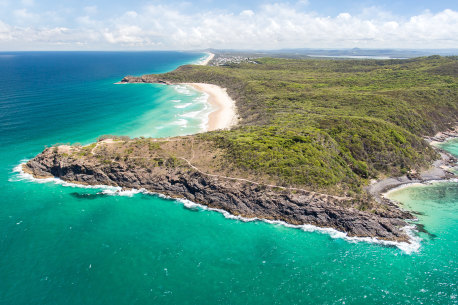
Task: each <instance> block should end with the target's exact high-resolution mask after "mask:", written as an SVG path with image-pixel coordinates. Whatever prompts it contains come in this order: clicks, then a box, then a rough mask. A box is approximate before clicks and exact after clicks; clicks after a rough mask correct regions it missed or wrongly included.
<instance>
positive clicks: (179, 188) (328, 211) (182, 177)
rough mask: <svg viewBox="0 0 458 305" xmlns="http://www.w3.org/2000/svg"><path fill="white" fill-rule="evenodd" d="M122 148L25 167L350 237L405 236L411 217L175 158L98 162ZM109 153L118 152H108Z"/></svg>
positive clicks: (65, 150)
mask: <svg viewBox="0 0 458 305" xmlns="http://www.w3.org/2000/svg"><path fill="white" fill-rule="evenodd" d="M124 146H126V147H127V146H129V142H122V141H118V142H114V143H110V142H108V143H99V144H98V146H97V147H94V148H92V150H93V152H94V154H92V153H89V154H87V153H85V152H87V149H86V148H85V147H69V146H60V147H52V148H47V149H46V150H44V151H43V152H42V153H41V154H39V155H37V156H36V157H35V158H33V159H32V160H30V161H29V162H27V164H25V165H24V166H23V169H24V171H25V172H27V173H30V174H32V175H34V176H35V177H38V178H44V177H50V176H51V177H58V178H60V179H62V180H65V181H69V182H74V183H79V184H87V185H100V184H103V185H112V186H120V187H123V188H135V189H140V188H143V189H146V190H148V191H151V192H155V193H159V194H164V195H167V196H171V197H178V198H185V199H189V200H191V201H193V202H196V203H201V204H203V205H206V206H208V207H211V208H217V209H222V210H225V211H227V212H229V213H231V214H233V215H240V216H243V217H247V218H260V219H267V220H280V221H284V222H286V223H289V224H293V225H303V224H312V225H316V226H319V227H331V228H335V229H337V230H339V231H342V232H346V233H348V235H349V236H358V237H376V238H379V239H383V240H391V241H407V240H408V236H407V235H406V233H405V231H403V230H402V228H403V227H404V226H406V225H407V224H406V222H405V221H404V219H406V218H412V216H411V215H410V214H409V213H407V212H403V211H401V210H399V209H398V208H396V207H395V206H393V205H390V204H384V205H379V206H377V207H374V209H373V210H371V211H362V210H359V209H357V208H356V207H357V205H358V202H356V200H355V199H353V198H348V197H338V196H331V195H326V194H319V193H315V192H310V191H306V190H299V189H294V190H290V189H286V188H281V187H272V186H267V185H259V184H254V183H251V182H248V181H245V180H242V179H228V178H227V177H223V176H221V177H219V176H217V175H207V174H205V173H202V172H200V171H198V170H197V169H195V168H193V167H191V166H190V165H189V164H187V162H184V161H183V160H181V161H179V160H178V159H176V158H175V159H167V158H158V157H157V156H154V157H152V159H153V160H155V162H156V163H155V166H148V167H144V166H141V165H139V164H135V163H134V162H130V160H128V161H124V160H123V159H122V158H121V160H118V161H115V160H113V161H111V162H107V161H105V160H106V159H105V160H101V157H100V154H106V153H107V151H110V150H111V149H114V150H116V151H119V149H120V148H119V147H124ZM115 147H117V148H115ZM113 154H116V153H114V151H111V152H110V153H108V155H110V156H111V155H113ZM157 160H160V161H159V162H158V161H157Z"/></svg>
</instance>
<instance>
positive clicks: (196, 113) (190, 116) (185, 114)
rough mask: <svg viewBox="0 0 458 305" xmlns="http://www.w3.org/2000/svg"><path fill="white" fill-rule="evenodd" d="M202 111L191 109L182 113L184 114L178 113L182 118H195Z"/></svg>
mask: <svg viewBox="0 0 458 305" xmlns="http://www.w3.org/2000/svg"><path fill="white" fill-rule="evenodd" d="M201 113H202V111H201V110H200V111H191V112H187V113H184V114H179V116H180V117H183V118H195V117H197V116H199V115H200V114H201Z"/></svg>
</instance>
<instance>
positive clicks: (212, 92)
mask: <svg viewBox="0 0 458 305" xmlns="http://www.w3.org/2000/svg"><path fill="white" fill-rule="evenodd" d="M183 85H188V86H191V87H193V88H194V89H196V90H197V91H200V92H204V93H206V94H207V95H208V103H209V104H210V105H211V106H212V108H213V109H214V110H213V111H212V112H211V113H210V114H209V116H208V123H207V128H206V131H212V130H217V129H228V128H231V127H232V126H234V125H236V124H237V110H236V106H235V101H234V100H233V99H231V97H230V96H229V95H228V94H227V91H226V89H224V88H221V87H219V86H216V85H212V84H203V83H184V84H183Z"/></svg>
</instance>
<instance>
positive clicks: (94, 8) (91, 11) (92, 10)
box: [84, 5, 97, 15]
mask: <svg viewBox="0 0 458 305" xmlns="http://www.w3.org/2000/svg"><path fill="white" fill-rule="evenodd" d="M84 11H85V12H86V14H89V15H94V14H97V6H96V5H92V6H86V7H85V8H84Z"/></svg>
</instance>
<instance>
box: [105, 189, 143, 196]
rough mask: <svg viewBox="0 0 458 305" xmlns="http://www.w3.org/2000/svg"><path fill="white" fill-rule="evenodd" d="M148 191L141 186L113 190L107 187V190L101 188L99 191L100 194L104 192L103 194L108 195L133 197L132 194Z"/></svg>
mask: <svg viewBox="0 0 458 305" xmlns="http://www.w3.org/2000/svg"><path fill="white" fill-rule="evenodd" d="M146 193H148V191H147V190H145V189H143V188H141V189H139V190H138V189H130V190H126V189H117V190H113V189H107V190H103V191H102V192H101V194H104V195H110V196H126V197H133V196H134V195H136V194H146Z"/></svg>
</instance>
